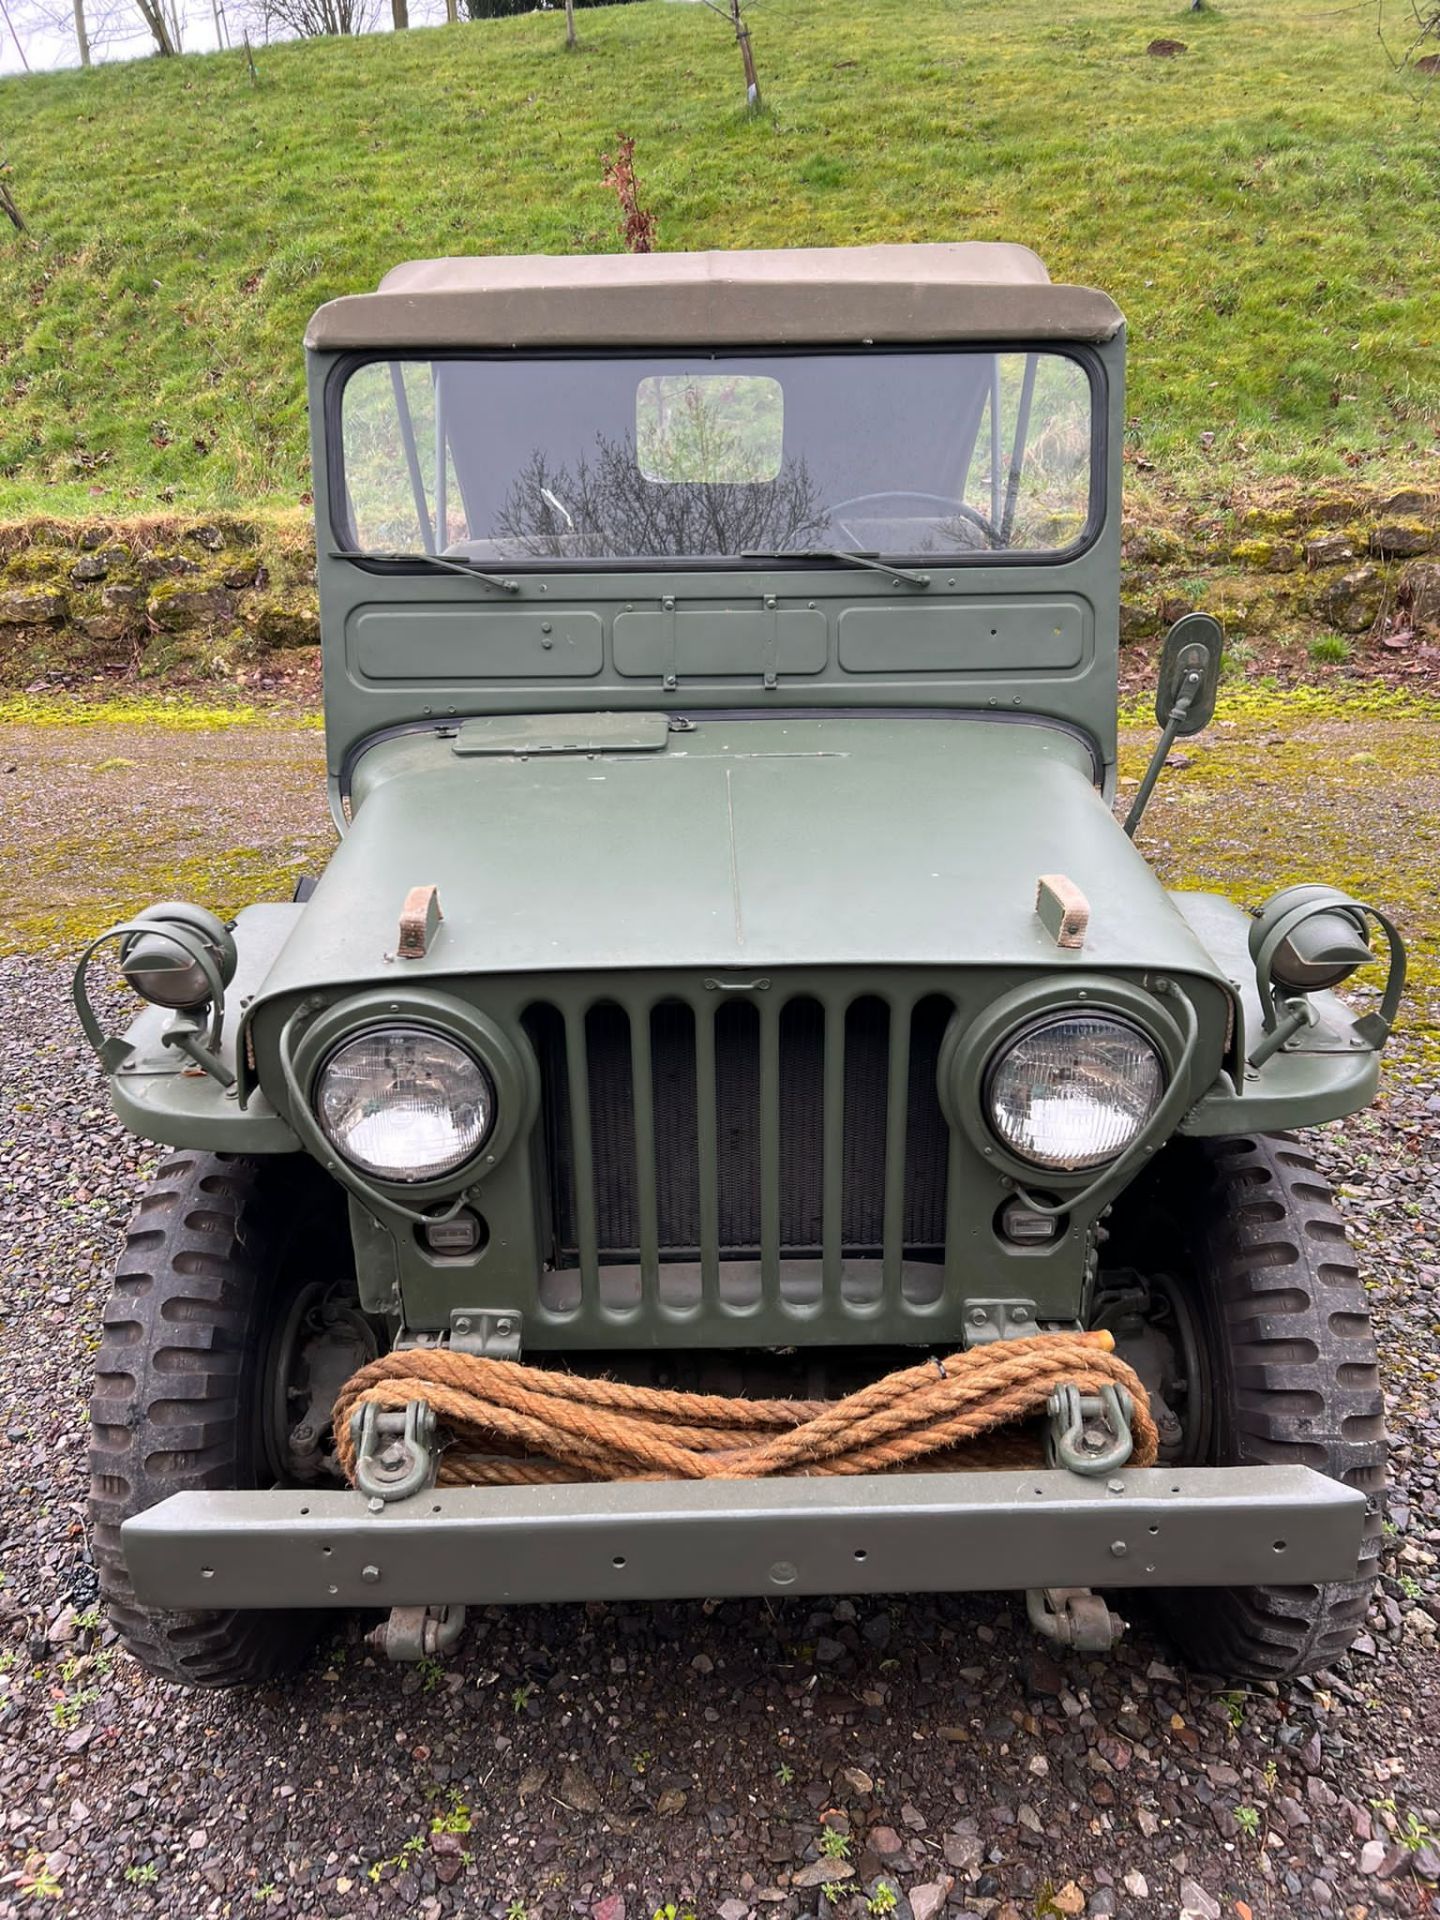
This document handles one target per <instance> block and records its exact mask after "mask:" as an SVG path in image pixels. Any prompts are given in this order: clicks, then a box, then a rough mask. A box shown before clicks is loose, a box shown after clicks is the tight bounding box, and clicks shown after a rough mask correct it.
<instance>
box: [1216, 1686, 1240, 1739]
mask: <svg viewBox="0 0 1440 1920" xmlns="http://www.w3.org/2000/svg"><path fill="white" fill-rule="evenodd" d="M1220 1704H1221V1706H1222V1707H1223V1708H1224V1710H1225V1718H1226V1719H1227V1720H1228V1721H1229V1722H1230V1724H1231V1726H1232V1727H1234V1729H1235V1731H1236V1732H1237V1733H1238V1732H1239V1731H1240V1729H1241V1727H1243V1726H1244V1724H1245V1696H1244V1694H1243V1693H1222V1694H1221V1696H1220Z"/></svg>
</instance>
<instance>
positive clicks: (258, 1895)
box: [250, 1880, 280, 1907]
mask: <svg viewBox="0 0 1440 1920" xmlns="http://www.w3.org/2000/svg"><path fill="white" fill-rule="evenodd" d="M279 1894H280V1889H279V1887H277V1886H276V1884H275V1882H274V1881H273V1880H266V1881H263V1882H262V1883H261V1885H260V1886H258V1887H252V1888H251V1889H250V1898H251V1899H252V1900H254V1901H257V1902H258V1903H259V1904H260V1905H261V1906H262V1907H263V1906H264V1905H265V1903H266V1901H267V1900H275V1899H278V1897H279Z"/></svg>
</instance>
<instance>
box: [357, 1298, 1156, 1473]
mask: <svg viewBox="0 0 1440 1920" xmlns="http://www.w3.org/2000/svg"><path fill="white" fill-rule="evenodd" d="M1114 1345H1115V1343H1114V1340H1113V1339H1112V1337H1111V1336H1110V1334H1108V1333H1105V1332H1097V1333H1081V1334H1073V1333H1041V1334H1035V1335H1032V1336H1031V1337H1030V1338H1028V1339H1025V1340H996V1341H992V1342H990V1343H989V1344H988V1345H985V1346H980V1347H972V1348H970V1350H969V1351H968V1352H964V1353H956V1354H951V1355H950V1356H949V1357H948V1358H947V1359H945V1360H927V1361H925V1362H923V1363H922V1364H921V1365H919V1366H915V1367H906V1368H903V1369H902V1370H901V1371H900V1372H898V1373H891V1374H887V1375H886V1376H885V1378H884V1379H882V1380H876V1381H874V1382H873V1383H872V1384H871V1385H870V1386H868V1387H862V1388H861V1389H860V1390H859V1392H857V1393H852V1394H847V1395H846V1397H845V1398H844V1399H843V1400H745V1399H727V1398H724V1397H722V1396H719V1395H716V1394H703V1393H677V1392H672V1391H668V1390H666V1389H662V1388H658V1387H634V1386H628V1385H626V1384H625V1383H624V1382H622V1381H618V1380H601V1379H593V1378H590V1377H588V1376H584V1375H581V1374H573V1373H559V1372H554V1371H552V1370H551V1369H549V1368H546V1367H527V1366H522V1365H521V1364H520V1363H519V1362H518V1361H514V1360H488V1359H484V1358H482V1357H480V1356H479V1355H477V1354H467V1353H452V1352H450V1351H449V1350H447V1349H444V1348H438V1347H421V1348H407V1349H406V1350H404V1351H403V1352H400V1353H391V1354H386V1355H385V1356H384V1357H383V1358H381V1359H379V1360H372V1361H371V1362H370V1364H369V1365H368V1366H366V1367H362V1368H361V1369H360V1371H359V1372H358V1373H356V1374H355V1375H353V1376H352V1378H351V1379H349V1380H348V1381H347V1382H346V1383H345V1386H344V1388H343V1389H342V1391H341V1394H340V1398H339V1399H338V1400H337V1401H336V1402H335V1413H334V1421H335V1446H336V1452H337V1454H338V1455H339V1459H340V1464H341V1466H342V1467H343V1469H344V1471H345V1476H346V1478H347V1479H348V1480H352V1481H353V1479H354V1477H355V1445H354V1442H353V1440H352V1439H351V1437H350V1419H351V1416H352V1414H353V1413H354V1412H355V1409H356V1408H357V1407H360V1406H364V1405H366V1404H367V1403H370V1402H373V1403H374V1404H376V1405H377V1406H379V1407H382V1408H384V1409H387V1410H389V1411H399V1410H401V1409H403V1408H404V1407H405V1406H406V1405H407V1404H408V1403H409V1402H410V1401H411V1400H424V1401H427V1402H428V1403H429V1405H430V1406H431V1407H432V1408H433V1409H434V1413H435V1417H436V1420H437V1421H438V1422H439V1423H440V1425H441V1426H442V1427H444V1428H446V1429H448V1431H449V1434H450V1436H451V1450H450V1451H448V1452H447V1453H446V1454H445V1456H444V1457H443V1459H442V1461H441V1465H440V1481H441V1483H442V1484H443V1485H447V1486H456V1485H460V1486H494V1485H533V1484H539V1483H543V1482H547V1481H575V1480H758V1479H762V1478H765V1477H767V1476H770V1475H776V1474H841V1473H887V1472H893V1471H894V1470H896V1469H897V1468H907V1469H910V1470H912V1471H913V1470H915V1469H920V1470H926V1469H930V1470H933V1469H935V1468H941V1467H943V1468H950V1469H955V1468H972V1469H973V1468H975V1467H978V1466H991V1465H996V1466H999V1465H1006V1466H1010V1465H1031V1464H1034V1463H1035V1462H1036V1461H1037V1460H1038V1459H1039V1458H1040V1442H1039V1434H1038V1432H1032V1433H1030V1434H1028V1435H1019V1436H1016V1435H1014V1434H1006V1433H1004V1432H1002V1430H1003V1429H1005V1428H1013V1427H1015V1426H1016V1425H1017V1423H1020V1422H1024V1421H1030V1422H1032V1423H1033V1422H1034V1421H1035V1420H1036V1419H1037V1417H1038V1416H1039V1415H1041V1414H1043V1412H1044V1410H1045V1403H1046V1401H1047V1400H1048V1399H1049V1397H1050V1394H1051V1392H1052V1390H1053V1389H1054V1388H1055V1387H1057V1386H1061V1385H1066V1384H1069V1385H1073V1386H1076V1387H1078V1388H1079V1389H1080V1391H1081V1392H1082V1393H1097V1392H1099V1390H1100V1389H1101V1388H1102V1387H1104V1386H1107V1385H1109V1384H1111V1383H1112V1382H1113V1383H1114V1384H1116V1385H1119V1386H1123V1387H1127V1388H1128V1389H1129V1392H1130V1396H1131V1399H1132V1400H1133V1402H1134V1409H1135V1410H1134V1415H1133V1418H1132V1421H1131V1431H1132V1433H1133V1435H1134V1440H1135V1450H1134V1452H1133V1454H1132V1455H1131V1458H1130V1462H1129V1464H1130V1465H1131V1466H1136V1467H1147V1466H1150V1465H1151V1464H1152V1463H1153V1461H1154V1459H1155V1453H1156V1446H1157V1435H1156V1431H1155V1423H1154V1421H1153V1420H1152V1419H1151V1417H1150V1407H1149V1401H1148V1399H1147V1397H1146V1393H1145V1389H1144V1387H1143V1386H1142V1385H1141V1384H1140V1381H1139V1379H1138V1377H1137V1376H1136V1374H1135V1373H1134V1372H1133V1370H1132V1369H1131V1368H1130V1367H1129V1366H1127V1365H1126V1363H1125V1362H1124V1361H1123V1360H1121V1359H1119V1358H1118V1357H1117V1355H1116V1354H1115V1352H1114Z"/></svg>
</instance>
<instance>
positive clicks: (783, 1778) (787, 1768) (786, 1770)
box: [775, 1760, 795, 1787]
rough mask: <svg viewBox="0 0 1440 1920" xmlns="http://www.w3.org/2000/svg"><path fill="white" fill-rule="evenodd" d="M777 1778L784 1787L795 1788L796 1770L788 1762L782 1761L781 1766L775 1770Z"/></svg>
mask: <svg viewBox="0 0 1440 1920" xmlns="http://www.w3.org/2000/svg"><path fill="white" fill-rule="evenodd" d="M775 1778H776V1779H777V1780H778V1781H779V1782H780V1784H781V1786H782V1787H793V1786H794V1784H795V1769H794V1767H792V1766H791V1764H790V1762H789V1761H788V1760H782V1761H781V1762H780V1764H779V1766H778V1767H777V1768H776V1769H775Z"/></svg>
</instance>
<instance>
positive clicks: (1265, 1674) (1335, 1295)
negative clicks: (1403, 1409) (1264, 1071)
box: [1157, 1134, 1386, 1680]
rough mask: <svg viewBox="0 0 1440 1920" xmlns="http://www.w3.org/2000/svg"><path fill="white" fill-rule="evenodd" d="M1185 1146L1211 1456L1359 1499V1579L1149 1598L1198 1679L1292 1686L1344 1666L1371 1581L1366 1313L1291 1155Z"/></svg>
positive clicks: (1322, 1194)
mask: <svg viewBox="0 0 1440 1920" xmlns="http://www.w3.org/2000/svg"><path fill="white" fill-rule="evenodd" d="M1185 1144H1186V1147H1187V1148H1188V1152H1187V1153H1186V1154H1185V1156H1184V1159H1183V1162H1182V1163H1181V1164H1179V1165H1177V1166H1173V1167H1171V1168H1169V1169H1167V1170H1166V1172H1167V1174H1168V1175H1169V1177H1170V1179H1174V1178H1175V1177H1176V1175H1177V1174H1178V1175H1179V1176H1180V1177H1181V1178H1182V1179H1183V1180H1185V1181H1186V1182H1188V1183H1190V1187H1191V1197H1190V1200H1189V1202H1188V1205H1187V1206H1186V1207H1185V1213H1186V1215H1187V1216H1188V1219H1189V1221H1190V1222H1192V1223H1193V1241H1192V1244H1191V1246H1190V1248H1189V1249H1188V1251H1189V1253H1190V1255H1191V1258H1192V1260H1193V1266H1194V1271H1195V1273H1196V1275H1197V1277H1198V1283H1199V1284H1200V1285H1201V1286H1204V1287H1206V1288H1208V1289H1209V1291H1210V1306H1211V1308H1212V1310H1213V1313H1214V1316H1215V1318H1214V1325H1215V1328H1216V1331H1217V1333H1218V1335H1219V1337H1218V1338H1217V1339H1216V1340H1215V1342H1214V1345H1215V1347H1216V1348H1217V1349H1218V1351H1217V1352H1216V1353H1215V1355H1214V1364H1215V1365H1216V1366H1217V1368H1218V1370H1219V1375H1218V1381H1219V1387H1220V1391H1219V1394H1218V1399H1219V1402H1220V1404H1219V1406H1218V1407H1217V1409H1216V1411H1217V1417H1218V1419H1219V1423H1220V1426H1219V1447H1220V1453H1219V1458H1220V1459H1221V1461H1222V1462H1223V1463H1225V1464H1231V1465H1238V1464H1246V1465H1251V1464H1254V1465H1261V1464H1275V1465H1281V1464H1292V1463H1293V1464H1297V1465H1301V1466H1309V1467H1314V1468H1316V1469H1317V1471H1319V1472H1321V1473H1325V1474H1328V1475H1329V1476H1330V1477H1331V1478H1332V1479H1335V1480H1339V1481H1341V1482H1343V1483H1344V1485H1346V1486H1349V1487H1355V1488H1357V1489H1358V1490H1359V1491H1361V1492H1362V1493H1364V1494H1365V1496H1366V1498H1367V1500H1368V1502H1369V1511H1368V1513H1367V1516H1366V1523H1365V1537H1364V1544H1363V1547H1362V1557H1361V1562H1360V1571H1359V1574H1358V1576H1357V1577H1356V1578H1355V1579H1353V1580H1344V1581H1337V1582H1332V1583H1330V1584H1328V1585H1307V1586H1294V1587H1282V1586H1254V1587H1224V1588H1218V1589H1213V1590H1210V1589H1207V1590H1205V1592H1204V1593H1203V1596H1202V1595H1200V1594H1197V1593H1194V1592H1187V1591H1173V1592H1169V1593H1166V1594H1163V1595H1160V1596H1157V1598H1158V1601H1159V1607H1160V1611H1161V1614H1162V1616H1163V1618H1164V1621H1165V1625H1166V1627H1167V1629H1168V1631H1169V1632H1170V1634H1171V1636H1172V1638H1173V1639H1174V1640H1176V1641H1177V1642H1178V1643H1179V1645H1180V1647H1181V1649H1182V1651H1183V1652H1184V1654H1185V1657H1186V1659H1187V1660H1188V1661H1189V1663H1190V1664H1191V1665H1192V1666H1194V1667H1198V1668H1200V1669H1202V1670H1204V1671H1206V1672H1209V1673H1214V1674H1218V1675H1221V1676H1225V1677H1230V1676H1233V1677H1235V1678H1238V1679H1252V1680H1287V1679H1293V1678H1295V1677H1296V1676H1297V1675H1299V1674H1304V1673H1313V1672H1316V1671H1318V1670H1319V1669H1321V1668H1324V1667H1328V1666H1330V1665H1331V1664H1332V1663H1333V1662H1334V1661H1336V1660H1338V1659H1339V1658H1340V1657H1341V1656H1342V1655H1343V1654H1344V1653H1345V1651H1346V1649H1347V1648H1348V1647H1349V1646H1350V1643H1351V1642H1352V1641H1353V1640H1354V1638H1355V1636H1356V1634H1357V1633H1359V1632H1360V1630H1361V1628H1362V1627H1363V1626H1364V1624H1365V1615H1366V1610H1367V1607H1368V1605H1369V1601H1370V1595H1371V1591H1372V1588H1373V1586H1374V1583H1375V1574H1376V1570H1377V1560H1378V1555H1379V1550H1380V1531H1381V1505H1382V1495H1383V1489H1384V1485H1385V1461H1386V1441H1385V1425H1384V1401H1383V1398H1382V1395H1381V1388H1380V1370H1379V1363H1378V1356H1377V1353H1376V1348H1375V1338H1374V1334H1373V1332H1372V1330H1371V1325H1370V1311H1369V1305H1368V1302H1367V1300H1366V1297H1365V1289H1364V1286H1363V1284H1362V1282H1361V1277H1360V1269H1359V1266H1358V1264H1357V1262H1356V1260H1355V1256H1354V1254H1353V1252H1352V1251H1351V1248H1350V1243H1349V1240H1348V1238H1347V1236H1346V1232H1345V1226H1344V1222H1343V1221H1342V1220H1341V1218H1340V1215H1339V1214H1338V1213H1337V1212H1336V1210H1335V1205H1334V1201H1333V1198H1332V1195H1331V1192H1330V1188H1329V1187H1328V1185H1327V1184H1326V1182H1325V1179H1324V1176H1323V1175H1322V1174H1321V1173H1320V1171H1319V1168H1318V1166H1317V1163H1316V1161H1315V1158H1314V1156H1313V1155H1312V1154H1311V1153H1310V1152H1309V1151H1308V1150H1307V1149H1306V1148H1305V1147H1304V1146H1303V1145H1302V1144H1301V1143H1300V1142H1299V1141H1297V1140H1296V1139H1294V1138H1293V1136H1291V1135H1288V1134H1277V1135H1273V1136H1264V1135H1250V1136H1244V1137H1236V1138H1228V1139H1220V1140H1213V1141H1212V1140H1206V1141H1192V1142H1187V1143H1185ZM1166 1157H1167V1159H1168V1158H1169V1157H1170V1156H1169V1155H1167V1156H1166ZM1174 1192H1175V1189H1174V1188H1172V1189H1171V1194H1172V1198H1173V1195H1174ZM1197 1602H1203V1603H1201V1604H1197Z"/></svg>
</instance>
